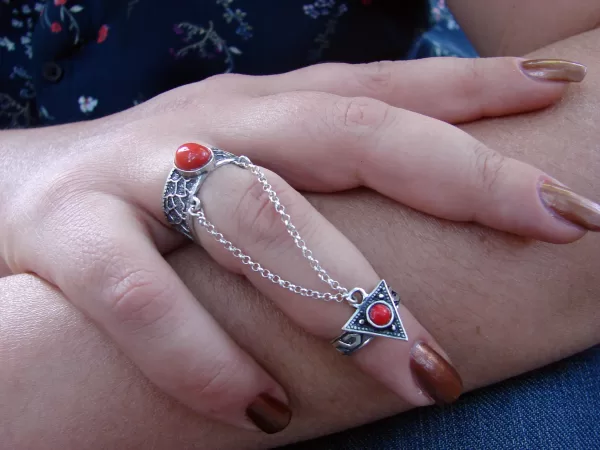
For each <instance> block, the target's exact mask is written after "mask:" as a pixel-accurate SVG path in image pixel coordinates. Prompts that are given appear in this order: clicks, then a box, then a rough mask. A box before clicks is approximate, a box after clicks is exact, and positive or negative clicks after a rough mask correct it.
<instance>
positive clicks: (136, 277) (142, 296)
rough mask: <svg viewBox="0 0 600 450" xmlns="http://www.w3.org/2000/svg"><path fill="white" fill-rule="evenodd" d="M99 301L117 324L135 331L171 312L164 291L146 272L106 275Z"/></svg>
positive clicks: (155, 277) (151, 275) (121, 272)
mask: <svg viewBox="0 0 600 450" xmlns="http://www.w3.org/2000/svg"><path fill="white" fill-rule="evenodd" d="M106 275H107V276H106V278H105V281H104V289H103V299H104V301H105V302H106V306H107V307H108V310H109V311H110V312H111V313H112V315H113V317H115V318H116V320H117V321H118V322H119V323H125V324H127V325H128V326H129V327H131V328H132V329H134V330H135V331H138V330H140V329H142V328H146V327H148V326H151V325H154V324H156V323H157V322H158V321H160V319H162V318H163V317H164V316H165V315H166V314H167V313H168V312H169V311H170V309H171V307H172V304H173V303H172V302H171V301H169V300H168V298H169V296H167V295H164V294H165V290H166V288H165V287H164V286H163V285H162V284H161V283H158V282H157V276H156V274H154V273H152V272H151V271H148V270H143V269H134V270H121V271H120V273H116V274H106Z"/></svg>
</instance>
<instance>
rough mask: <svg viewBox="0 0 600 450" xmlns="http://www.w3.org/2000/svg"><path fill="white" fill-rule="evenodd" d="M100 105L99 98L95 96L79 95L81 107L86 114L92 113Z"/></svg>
mask: <svg viewBox="0 0 600 450" xmlns="http://www.w3.org/2000/svg"><path fill="white" fill-rule="evenodd" d="M96 106H98V99H96V98H94V97H86V96H84V95H82V96H81V97H79V109H81V112H82V113H84V114H89V113H91V112H92V111H93V110H94V109H96Z"/></svg>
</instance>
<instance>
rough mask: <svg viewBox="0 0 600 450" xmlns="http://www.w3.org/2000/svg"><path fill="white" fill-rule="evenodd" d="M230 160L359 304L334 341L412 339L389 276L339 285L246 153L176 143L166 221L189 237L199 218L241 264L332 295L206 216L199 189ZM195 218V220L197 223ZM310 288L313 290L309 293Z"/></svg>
mask: <svg viewBox="0 0 600 450" xmlns="http://www.w3.org/2000/svg"><path fill="white" fill-rule="evenodd" d="M226 164H235V165H236V166H238V167H241V168H244V169H249V170H251V172H252V173H253V174H255V175H256V176H257V178H258V181H259V182H260V183H261V184H262V185H263V189H264V190H265V192H267V193H268V195H269V201H270V202H271V203H273V206H274V208H275V211H276V212H277V213H279V214H280V215H281V219H282V221H283V223H284V224H285V226H286V228H287V230H288V232H289V234H290V236H291V238H292V239H293V240H294V242H295V243H296V246H298V248H300V249H301V250H302V254H303V255H304V256H305V258H307V259H309V260H310V261H311V267H312V268H313V269H314V270H315V271H316V272H318V274H319V278H321V280H323V281H324V282H326V283H327V284H329V286H330V287H332V288H334V289H337V290H338V291H342V293H338V294H336V295H339V296H341V300H346V301H347V302H348V303H349V304H351V305H352V306H353V307H354V308H355V309H356V310H355V312H354V314H353V315H352V316H351V317H350V319H349V320H348V322H347V323H346V324H345V325H344V326H343V327H342V331H343V333H342V334H341V335H340V336H338V337H337V338H336V339H334V340H333V341H332V345H333V346H334V347H335V349H336V350H338V351H339V352H340V353H342V354H344V355H351V354H352V353H354V352H355V351H357V350H359V349H361V348H363V347H364V346H365V345H367V344H368V343H369V342H371V340H372V339H373V338H374V337H386V338H390V339H398V340H403V341H406V340H408V337H407V335H406V331H405V329H404V325H403V324H402V320H401V319H400V314H399V312H398V306H399V304H400V299H399V297H398V295H397V294H396V293H395V292H394V291H392V290H391V289H390V288H389V287H388V285H387V283H386V282H385V280H381V281H380V282H379V284H378V285H377V286H376V287H375V289H373V291H371V292H370V293H367V292H366V291H365V290H364V289H361V288H355V289H352V290H351V291H348V290H347V289H346V288H343V287H341V286H340V283H339V282H337V281H335V280H333V279H332V278H331V277H330V276H329V275H328V274H327V272H325V270H324V269H323V268H322V267H321V266H320V265H319V264H318V261H317V264H314V261H316V260H315V259H314V258H312V257H311V258H312V260H311V259H310V258H309V256H307V255H312V252H311V251H310V250H308V248H307V247H306V243H305V242H304V240H303V239H302V238H301V237H300V234H299V233H298V230H297V229H296V227H295V226H294V225H293V224H292V222H291V218H290V216H289V214H287V213H285V207H284V206H283V205H282V204H281V202H280V200H279V198H278V197H277V193H276V192H275V191H274V190H273V188H272V186H271V185H270V184H269V183H268V181H267V179H266V177H265V175H264V173H262V172H261V170H260V168H259V167H258V166H255V165H254V164H252V163H251V161H250V160H249V159H248V158H247V157H245V156H236V155H234V154H232V153H228V152H225V151H223V150H221V149H218V148H215V147H207V146H204V145H199V144H193V143H190V144H184V145H182V146H180V147H179V148H178V149H177V152H176V153H175V167H174V168H173V169H172V170H171V172H170V173H169V176H168V178H167V182H166V184H165V189H164V192H163V210H164V213H165V216H166V218H167V221H168V222H169V223H170V224H171V226H172V227H173V228H174V229H175V230H176V231H179V232H180V233H181V234H183V235H185V236H187V237H188V238H189V239H191V240H196V239H194V238H195V229H196V228H195V224H196V225H197V224H200V225H201V226H203V227H204V228H206V229H207V231H208V232H209V233H210V234H212V235H213V237H215V238H217V240H218V241H219V242H220V243H221V244H223V245H224V246H225V248H226V249H227V250H228V251H230V252H232V254H233V255H234V256H235V257H237V258H239V259H240V260H241V261H242V263H243V264H247V265H251V266H252V270H254V271H256V272H260V273H261V275H262V276H263V277H264V278H267V279H268V280H270V281H271V282H272V283H275V284H278V285H279V286H280V287H282V288H284V289H287V290H290V291H292V292H294V293H296V294H299V295H304V296H311V297H315V295H316V297H315V298H319V299H325V300H326V299H328V296H329V299H331V298H332V297H333V295H332V294H330V293H320V292H318V291H314V290H312V289H306V288H302V287H300V286H296V285H295V284H293V283H291V282H289V281H286V280H284V279H283V278H282V277H280V276H279V275H276V274H274V273H273V272H271V271H270V270H267V269H265V268H263V267H262V266H261V265H260V264H259V263H258V262H255V261H253V260H252V258H251V257H250V256H248V255H245V254H243V253H242V251H241V250H240V249H239V248H237V247H235V246H234V245H233V244H232V243H231V242H230V241H227V240H226V239H225V238H224V237H223V235H222V234H221V233H219V232H217V231H215V227H214V225H212V224H211V223H210V222H208V221H207V220H206V216H205V215H204V211H203V209H202V205H201V202H200V200H199V198H198V191H199V190H200V187H201V186H202V184H203V183H204V181H205V180H206V179H207V178H208V176H209V175H210V174H211V173H212V172H213V171H215V170H216V169H218V168H219V167H222V166H224V165H226ZM194 220H196V222H195V223H194ZM325 275H326V276H325ZM308 292H310V293H311V294H310V295H309V294H308Z"/></svg>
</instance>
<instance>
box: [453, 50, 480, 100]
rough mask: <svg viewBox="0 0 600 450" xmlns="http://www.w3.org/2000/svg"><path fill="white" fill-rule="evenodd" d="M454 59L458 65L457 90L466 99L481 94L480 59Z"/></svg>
mask: <svg viewBox="0 0 600 450" xmlns="http://www.w3.org/2000/svg"><path fill="white" fill-rule="evenodd" d="M455 61H456V63H457V64H458V65H459V67H460V69H459V75H458V77H457V83H458V86H457V89H456V90H457V92H460V93H461V94H462V96H463V97H464V98H465V99H467V100H468V99H473V98H478V97H479V96H480V94H481V80H482V74H481V64H482V62H481V60H479V59H476V58H468V59H459V58H456V59H455Z"/></svg>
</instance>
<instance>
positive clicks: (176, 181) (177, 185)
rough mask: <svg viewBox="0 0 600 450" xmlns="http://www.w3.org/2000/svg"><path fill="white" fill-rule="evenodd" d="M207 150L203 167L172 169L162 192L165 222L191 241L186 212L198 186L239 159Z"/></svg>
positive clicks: (213, 148) (191, 228)
mask: <svg viewBox="0 0 600 450" xmlns="http://www.w3.org/2000/svg"><path fill="white" fill-rule="evenodd" d="M208 148H209V149H210V151H211V158H210V160H209V161H208V162H207V163H206V164H205V165H204V166H202V167H201V168H200V169H198V170H195V171H186V170H181V169H178V168H177V167H174V168H173V170H171V172H170V173H169V176H168V177H167V182H166V183H165V189H164V191H163V211H164V213H165V217H166V218H167V221H168V222H169V223H170V224H171V226H172V227H173V228H174V229H175V230H176V231H179V232H180V233H181V234H183V235H184V236H186V237H188V238H189V239H192V240H194V236H193V229H194V228H193V224H192V221H191V217H190V215H189V214H188V211H189V210H190V207H191V206H192V205H193V204H194V198H195V197H196V194H197V193H198V191H199V190H200V186H202V183H203V182H204V180H206V178H207V177H208V175H210V173H211V172H213V171H214V170H216V169H218V168H219V167H221V166H223V165H225V164H230V163H237V162H239V159H240V158H239V157H238V156H236V155H234V154H232V153H228V152H226V151H223V150H221V149H218V148H216V147H208Z"/></svg>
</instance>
